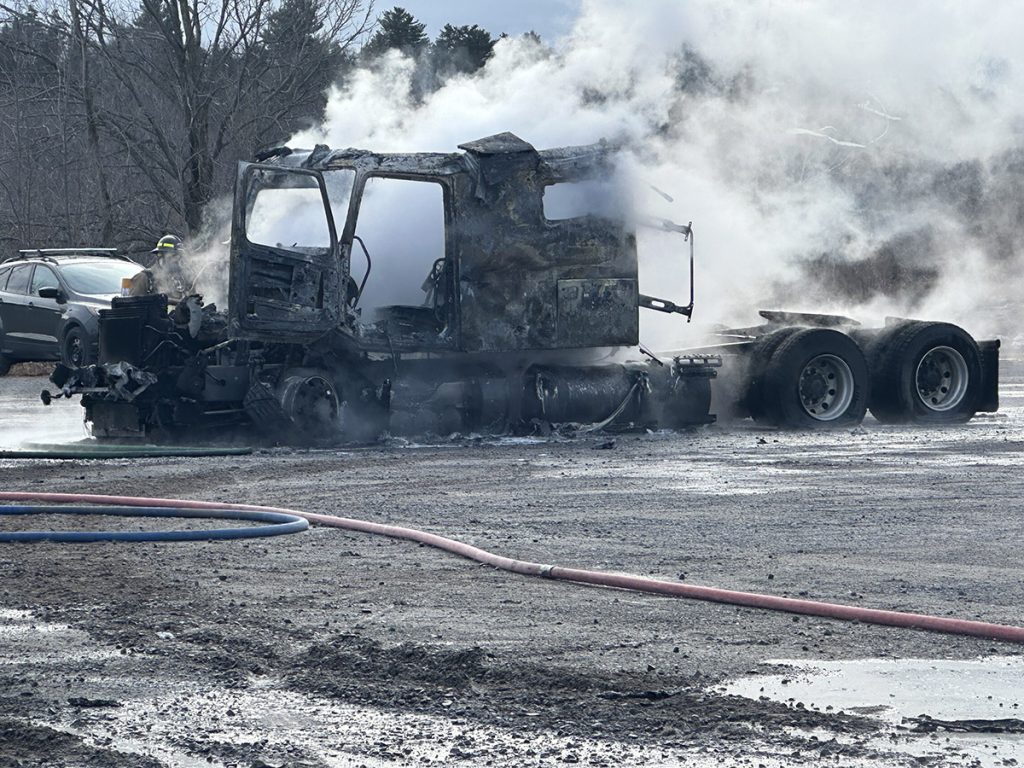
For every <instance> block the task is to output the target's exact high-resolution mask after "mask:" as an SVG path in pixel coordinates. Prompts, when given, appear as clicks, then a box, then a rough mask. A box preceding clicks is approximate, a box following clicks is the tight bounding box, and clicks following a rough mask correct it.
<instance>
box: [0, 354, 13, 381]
mask: <svg viewBox="0 0 1024 768" xmlns="http://www.w3.org/2000/svg"><path fill="white" fill-rule="evenodd" d="M12 365H13V363H12V362H11V360H10V358H8V357H6V356H4V355H2V354H0V376H6V375H7V373H8V371H10V370H11V366H12Z"/></svg>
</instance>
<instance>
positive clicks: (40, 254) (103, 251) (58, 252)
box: [8, 248, 131, 261]
mask: <svg viewBox="0 0 1024 768" xmlns="http://www.w3.org/2000/svg"><path fill="white" fill-rule="evenodd" d="M18 253H19V254H21V255H20V256H15V257H14V258H22V259H31V258H37V259H51V260H52V259H54V258H55V257H59V256H101V257H104V258H108V259H119V260H120V261H131V259H130V258H128V257H127V256H125V255H124V254H122V253H120V252H119V251H118V250H117V248H25V249H23V250H20V251H18ZM8 261H9V259H8Z"/></svg>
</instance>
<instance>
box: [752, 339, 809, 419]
mask: <svg viewBox="0 0 1024 768" xmlns="http://www.w3.org/2000/svg"><path fill="white" fill-rule="evenodd" d="M800 330H803V329H802V327H799V326H792V327H789V328H780V329H779V330H777V331H772V332H771V333H769V334H766V335H765V336H762V337H760V338H759V339H758V340H757V341H756V342H755V343H754V347H753V349H752V350H751V351H750V355H749V358H748V360H747V385H746V396H745V397H744V402H743V405H744V406H745V408H746V411H747V413H748V414H750V418H752V419H753V420H754V421H757V422H761V421H765V420H766V419H767V416H768V413H767V406H766V402H767V400H766V398H765V392H764V375H765V373H766V372H767V370H768V363H769V362H770V361H771V359H772V355H774V354H775V350H776V349H778V348H779V345H780V344H782V342H784V341H785V340H786V339H788V338H789V337H790V336H792V335H793V334H794V333H796V332H797V331H800Z"/></svg>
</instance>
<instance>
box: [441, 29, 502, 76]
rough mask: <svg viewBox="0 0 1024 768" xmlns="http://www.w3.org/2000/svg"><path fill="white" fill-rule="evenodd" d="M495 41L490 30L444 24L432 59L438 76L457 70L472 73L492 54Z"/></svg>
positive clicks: (454, 72)
mask: <svg viewBox="0 0 1024 768" xmlns="http://www.w3.org/2000/svg"><path fill="white" fill-rule="evenodd" d="M496 42H497V41H496V40H495V39H494V38H492V37H491V35H490V33H489V32H488V31H487V30H485V29H481V28H480V27H478V26H477V25H476V24H473V25H472V26H468V25H464V26H459V27H456V26H452V25H451V24H445V25H444V28H443V29H442V30H441V34H439V35H438V36H437V40H435V41H434V49H433V52H434V61H435V68H436V71H437V74H438V77H440V78H444V77H449V76H451V75H453V74H456V73H472V72H476V71H477V70H478V69H480V68H482V67H483V66H484V64H486V63H487V60H488V59H490V58H491V56H493V55H494V44H495V43H496Z"/></svg>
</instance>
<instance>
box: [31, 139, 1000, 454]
mask: <svg viewBox="0 0 1024 768" xmlns="http://www.w3.org/2000/svg"><path fill="white" fill-rule="evenodd" d="M460 149H461V150H463V151H462V152H459V153H452V154H427V153H417V154H379V153H373V152H366V151H360V150H352V149H346V150H330V149H329V148H327V147H323V146H317V147H316V148H315V149H313V150H312V151H294V150H291V149H289V148H287V147H280V148H275V149H272V150H268V151H266V152H263V153H261V155H260V156H258V157H257V158H256V162H254V163H243V164H241V165H240V168H239V175H238V181H237V184H236V190H235V201H234V211H233V221H232V236H231V252H230V266H229V299H228V307H227V311H226V312H218V311H216V308H215V307H212V306H203V304H202V302H201V300H200V299H199V298H198V297H192V298H189V299H187V300H186V301H184V302H181V303H179V304H178V305H177V306H176V307H174V309H173V311H172V312H170V313H168V306H167V301H166V298H165V297H163V296H161V295H152V296H139V297H126V298H122V299H115V300H114V303H113V307H112V309H111V310H109V311H105V312H102V313H101V319H100V325H101V331H100V333H101V343H100V362H99V364H98V365H95V366H89V367H88V368H80V369H74V370H73V369H69V368H65V367H62V366H61V367H58V369H57V370H56V371H55V373H54V377H53V380H54V382H55V383H56V384H57V385H58V386H60V387H61V393H60V394H61V395H72V394H81V395H82V402H83V405H84V406H85V409H86V419H87V421H89V422H90V423H91V425H92V429H93V433H94V434H95V435H97V436H103V437H141V436H159V435H170V436H174V437H175V438H177V439H180V438H181V437H182V436H183V435H184V436H188V435H190V434H195V433H197V432H208V431H210V430H213V431H214V433H215V434H216V433H217V432H220V431H221V430H223V429H224V428H228V427H232V426H241V425H248V426H249V427H252V428H255V429H258V430H261V431H263V432H265V433H266V434H267V435H268V436H269V437H270V438H271V439H276V440H287V441H310V440H317V439H321V438H325V439H330V438H335V437H339V436H340V437H343V438H347V439H354V440H368V439H374V438H376V437H377V436H379V435H380V434H382V433H385V432H390V433H394V434H402V433H410V434H416V433H431V432H432V433H435V434H447V433H450V432H456V431H458V432H489V433H502V432H507V431H521V430H526V431H530V430H537V429H540V430H546V429H548V428H549V427H550V426H551V425H559V424H576V425H579V424H588V425H594V424H597V425H601V426H607V427H623V428H624V427H629V426H632V427H640V426H643V427H653V426H661V427H668V428H677V427H683V426H688V425H699V424H707V423H710V422H712V421H713V420H714V418H715V417H714V416H713V415H712V414H711V413H710V410H711V395H712V380H713V379H714V378H715V377H716V375H717V372H718V369H719V367H720V366H721V365H722V361H723V357H725V358H726V359H727V360H728V361H730V363H731V369H732V370H734V371H735V372H736V376H737V377H738V378H736V379H735V381H734V382H733V386H732V388H731V389H730V390H729V392H731V393H732V394H731V395H730V396H729V398H728V399H729V401H730V402H729V403H728V405H729V407H730V409H731V410H735V411H737V412H740V413H743V414H749V415H752V416H753V417H754V418H755V419H758V420H761V421H765V422H768V423H772V424H776V425H780V426H797V427H819V426H839V425H848V424H851V423H857V422H859V421H860V420H861V418H862V417H863V416H864V413H865V409H866V408H867V407H868V406H869V405H870V406H871V408H872V410H873V411H874V412H875V415H876V416H877V417H879V418H882V419H885V420H890V421H904V420H914V421H960V420H965V419H968V418H970V417H971V416H973V414H974V413H975V412H976V411H978V410H994V409H995V408H996V407H997V400H996V397H995V391H996V384H997V381H996V380H997V378H998V376H997V368H998V342H985V343H982V344H981V345H979V344H978V343H976V342H975V341H974V340H973V339H972V338H971V337H970V336H968V335H967V334H966V333H965V332H963V331H962V330H960V329H959V328H956V327H955V326H950V325H948V324H944V323H938V324H936V323H915V322H909V321H905V322H896V323H894V324H892V325H891V326H889V327H887V328H884V329H875V330H868V329H862V328H860V327H859V326H856V324H855V322H854V321H852V320H848V319H846V318H834V317H831V316H812V315H789V314H780V313H762V314H763V315H764V317H765V319H766V320H767V322H766V323H765V324H763V325H761V326H756V327H753V328H746V329H731V330H729V331H725V332H724V336H723V339H722V343H721V344H720V345H715V346H712V347H705V348H702V349H696V350H692V351H685V352H679V353H675V354H673V355H671V356H660V357H657V356H654V355H653V354H650V353H648V352H647V351H646V350H643V348H640V349H641V350H643V352H644V353H645V354H646V355H647V357H646V358H641V357H640V356H639V355H637V358H638V359H642V360H643V361H642V362H633V363H622V362H615V361H616V360H619V359H625V356H623V355H621V354H618V353H621V351H622V350H623V348H627V349H630V348H631V349H633V350H637V349H638V345H639V310H640V308H641V307H644V308H648V309H652V310H658V311H662V312H671V313H677V314H680V315H683V316H686V317H689V315H690V314H691V312H692V309H693V294H692V259H693V250H692V246H693V240H692V232H691V230H690V227H689V225H677V224H672V223H671V222H667V221H660V220H659V221H656V222H652V225H653V226H657V227H659V228H661V229H664V230H668V231H672V232H677V233H679V236H680V237H679V242H680V252H681V253H683V252H684V251H683V248H684V247H687V246H686V243H684V239H685V240H689V245H688V247H689V254H690V269H691V294H690V302H689V304H688V305H686V306H680V305H677V304H675V303H674V302H672V301H670V300H668V299H658V298H654V297H650V296H644V295H641V294H640V293H639V288H638V275H637V270H638V266H637V244H636V236H635V232H634V230H633V228H632V226H631V225H630V223H628V222H629V221H631V220H634V218H635V217H632V216H627V215H625V214H624V212H623V209H622V208H621V207H620V206H618V205H617V204H616V203H615V202H614V200H612V202H611V203H609V200H608V195H609V193H608V191H607V190H604V191H602V192H600V193H597V192H593V190H591V191H589V192H588V191H586V189H587V188H586V187H585V185H587V184H598V185H600V184H601V183H603V182H606V180H607V179H608V178H610V177H611V176H612V169H611V162H612V159H613V153H612V151H611V149H610V148H609V147H607V146H605V145H603V144H598V145H592V146H587V147H570V148H562V149H554V150H544V151H538V150H536V149H534V148H533V147H532V146H531V145H530V144H528V143H526V142H525V141H523V140H521V139H519V138H518V137H516V136H514V135H512V134H509V133H504V134H499V135H497V136H491V137H488V138H485V139H481V140H479V141H474V142H470V143H468V144H463V145H461V146H460ZM563 185H564V187H565V188H572V189H575V187H576V186H577V185H581V188H582V189H583V191H582V192H581V191H580V190H575V193H576V194H577V195H583V196H586V195H588V194H591V195H599V196H600V197H602V198H603V200H602V201H601V202H602V203H603V208H604V210H603V212H599V213H596V214H595V213H593V212H582V213H581V212H574V211H570V212H569V214H568V215H566V214H564V212H557V211H554V210H553V209H552V206H551V205H549V203H550V201H551V200H552V199H556V198H557V193H558V192H559V191H560V187H562V186H563ZM598 207H600V206H598ZM723 391H725V390H723ZM48 397H50V395H48V394H46V395H45V396H44V400H45V399H47V398H48ZM869 398H871V399H870V402H869Z"/></svg>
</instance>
